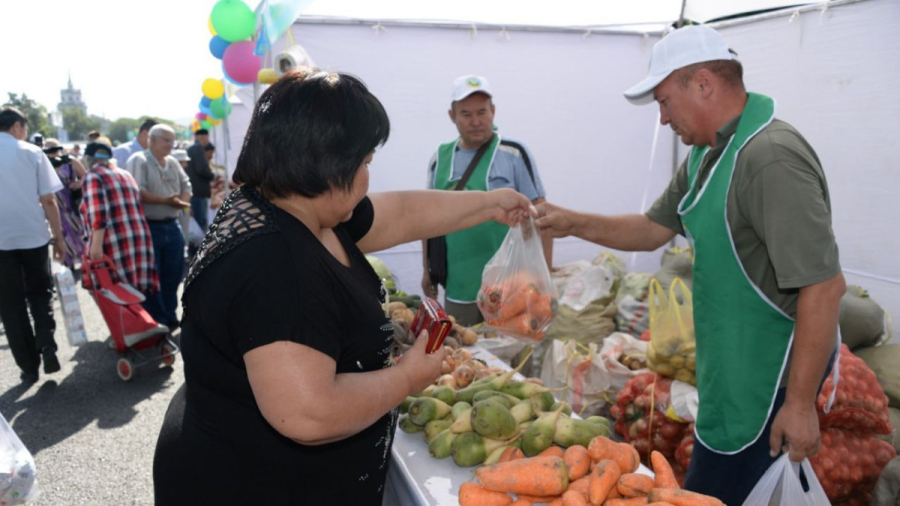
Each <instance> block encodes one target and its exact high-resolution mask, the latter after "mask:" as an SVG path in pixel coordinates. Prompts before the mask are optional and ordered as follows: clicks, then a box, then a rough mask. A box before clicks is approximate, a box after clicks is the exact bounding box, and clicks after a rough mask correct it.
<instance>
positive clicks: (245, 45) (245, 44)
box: [222, 40, 262, 84]
mask: <svg viewBox="0 0 900 506" xmlns="http://www.w3.org/2000/svg"><path fill="white" fill-rule="evenodd" d="M254 47H255V45H254V44H253V41H250V40H242V41H239V42H232V43H231V44H229V45H228V47H227V48H225V53H223V54H222V68H223V69H224V70H225V74H227V75H228V77H229V78H230V79H231V80H232V81H234V82H236V83H240V84H251V83H253V81H256V76H257V74H258V73H259V69H260V68H262V58H261V57H259V56H257V55H255V54H254V53H253V49H254Z"/></svg>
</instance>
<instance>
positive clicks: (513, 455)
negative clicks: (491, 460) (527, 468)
mask: <svg viewBox="0 0 900 506" xmlns="http://www.w3.org/2000/svg"><path fill="white" fill-rule="evenodd" d="M524 458H525V454H524V453H523V452H522V450H520V449H518V448H516V447H515V446H510V447H508V448H507V449H505V450H503V453H501V454H500V460H498V461H497V462H509V461H510V460H516V459H524Z"/></svg>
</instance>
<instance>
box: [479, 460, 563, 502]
mask: <svg viewBox="0 0 900 506" xmlns="http://www.w3.org/2000/svg"><path fill="white" fill-rule="evenodd" d="M475 476H477V477H478V481H480V482H481V485H482V486H483V487H484V488H486V489H488V490H494V491H496V492H512V493H514V494H526V495H539V496H541V495H542V496H553V495H560V494H562V493H563V492H565V491H566V489H567V488H569V473H568V471H566V464H565V462H563V459H561V458H559V457H531V458H527V459H518V460H510V461H508V462H499V463H497V464H493V465H490V466H482V467H480V468H478V470H477V471H475Z"/></svg>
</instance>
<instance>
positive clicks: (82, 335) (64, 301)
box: [53, 262, 87, 346]
mask: <svg viewBox="0 0 900 506" xmlns="http://www.w3.org/2000/svg"><path fill="white" fill-rule="evenodd" d="M53 280H54V281H55V282H56V291H57V292H58V293H59V304H60V306H62V314H63V321H64V322H65V324H66V337H67V338H69V344H70V345H72V346H81V345H83V344H85V343H87V332H85V330H84V320H83V319H82V317H81V306H80V305H79V304H78V290H77V289H76V288H75V278H74V277H73V276H72V271H71V270H70V269H69V268H68V267H66V266H65V265H63V264H61V263H58V262H53Z"/></svg>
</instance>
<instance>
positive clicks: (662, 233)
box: [573, 213, 675, 251]
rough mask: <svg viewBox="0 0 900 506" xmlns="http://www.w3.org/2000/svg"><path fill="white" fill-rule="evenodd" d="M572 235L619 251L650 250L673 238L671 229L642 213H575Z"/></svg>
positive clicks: (673, 233)
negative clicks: (611, 214) (610, 214)
mask: <svg viewBox="0 0 900 506" xmlns="http://www.w3.org/2000/svg"><path fill="white" fill-rule="evenodd" d="M573 231H574V234H573V235H575V236H576V237H579V238H581V239H584V240H586V241H590V242H592V243H595V244H599V245H601V246H606V247H608V248H612V249H617V250H620V251H653V250H655V249H657V248H659V247H660V246H662V245H664V244H665V243H667V242H668V241H670V240H671V239H672V238H673V237H675V232H674V231H672V230H670V229H668V228H666V227H664V226H662V225H660V224H658V223H656V222H654V221H653V220H651V219H650V218H648V217H647V216H646V215H643V214H623V215H616V216H608V215H602V214H589V213H576V217H575V226H574V229H573Z"/></svg>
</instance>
